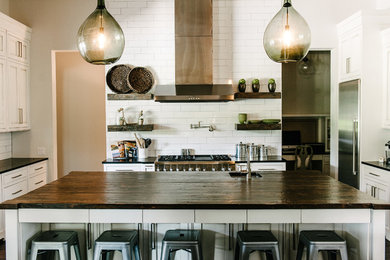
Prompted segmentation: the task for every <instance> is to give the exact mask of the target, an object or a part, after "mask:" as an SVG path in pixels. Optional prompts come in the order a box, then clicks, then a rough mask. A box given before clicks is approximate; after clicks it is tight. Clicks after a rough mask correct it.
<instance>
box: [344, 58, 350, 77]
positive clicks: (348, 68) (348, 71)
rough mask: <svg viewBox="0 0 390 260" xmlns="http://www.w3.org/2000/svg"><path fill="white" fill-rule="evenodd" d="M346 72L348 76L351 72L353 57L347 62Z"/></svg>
mask: <svg viewBox="0 0 390 260" xmlns="http://www.w3.org/2000/svg"><path fill="white" fill-rule="evenodd" d="M345 72H346V73H347V74H348V73H350V72H351V57H348V58H347V59H346V60H345Z"/></svg>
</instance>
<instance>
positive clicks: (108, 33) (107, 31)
mask: <svg viewBox="0 0 390 260" xmlns="http://www.w3.org/2000/svg"><path fill="white" fill-rule="evenodd" d="M77 47H78V49H79V51H80V54H81V56H82V57H83V58H84V59H85V60H86V61H87V62H89V63H92V64H96V65H106V64H111V63H114V62H116V61H117V60H119V58H120V57H121V56H122V53H123V49H124V47H125V37H124V35H123V31H122V29H121V27H120V26H119V24H118V23H117V21H115V19H114V17H112V16H111V14H110V13H109V12H108V11H107V9H106V6H105V4H104V0H98V4H97V7H96V9H95V11H93V13H92V14H90V15H89V16H88V18H87V20H85V21H84V23H83V24H82V25H81V26H80V29H79V31H78V33H77Z"/></svg>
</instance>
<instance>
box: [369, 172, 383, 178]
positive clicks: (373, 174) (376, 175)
mask: <svg viewBox="0 0 390 260" xmlns="http://www.w3.org/2000/svg"><path fill="white" fill-rule="evenodd" d="M368 174H370V175H372V176H375V177H381V176H380V175H379V174H375V173H372V172H369V173H368Z"/></svg>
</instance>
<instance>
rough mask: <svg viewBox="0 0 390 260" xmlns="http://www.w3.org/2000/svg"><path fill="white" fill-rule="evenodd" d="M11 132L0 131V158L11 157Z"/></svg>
mask: <svg viewBox="0 0 390 260" xmlns="http://www.w3.org/2000/svg"><path fill="white" fill-rule="evenodd" d="M11 156H12V144H11V133H0V160H4V159H8V158H11Z"/></svg>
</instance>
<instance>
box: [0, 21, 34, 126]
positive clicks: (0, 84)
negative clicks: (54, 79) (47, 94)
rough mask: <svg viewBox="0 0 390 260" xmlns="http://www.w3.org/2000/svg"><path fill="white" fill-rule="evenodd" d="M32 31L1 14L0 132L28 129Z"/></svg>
mask: <svg viewBox="0 0 390 260" xmlns="http://www.w3.org/2000/svg"><path fill="white" fill-rule="evenodd" d="M30 39H31V29H30V28H28V27H27V26H25V25H23V24H21V23H19V22H17V21H16V20H14V19H12V18H10V17H8V16H6V15H4V14H3V13H0V108H1V111H0V132H12V131H23V130H29V129H30V120H29V110H30V104H29V99H30V98H29V97H30V93H29V90H30V65H29V63H30Z"/></svg>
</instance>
